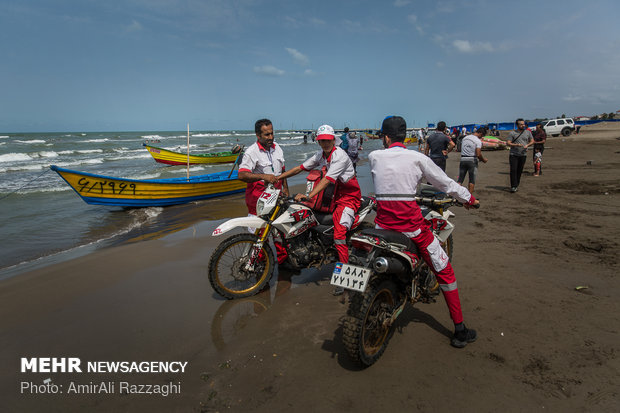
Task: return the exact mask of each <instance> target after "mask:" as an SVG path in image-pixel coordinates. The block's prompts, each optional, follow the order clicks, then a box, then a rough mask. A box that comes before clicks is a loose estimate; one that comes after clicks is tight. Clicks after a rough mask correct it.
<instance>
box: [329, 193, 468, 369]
mask: <svg viewBox="0 0 620 413" xmlns="http://www.w3.org/2000/svg"><path fill="white" fill-rule="evenodd" d="M431 192H433V191H432V190H431ZM422 195H423V196H418V197H416V201H417V202H418V204H419V205H420V208H421V209H422V215H423V216H424V218H425V221H426V223H427V224H428V225H429V226H430V228H431V230H432V231H433V233H434V234H435V236H436V237H437V238H438V239H439V241H440V243H441V244H442V246H443V247H444V250H445V251H446V253H447V254H448V256H449V257H450V258H452V250H453V247H452V231H453V229H454V225H453V224H452V223H451V222H450V221H448V219H449V218H451V217H453V216H454V214H453V213H452V212H451V211H449V210H448V208H449V207H450V206H453V205H459V206H460V205H462V204H460V203H459V202H458V201H457V200H456V199H454V198H451V197H448V196H446V195H445V194H442V195H439V194H434V195H433V196H432V197H426V196H424V193H422ZM350 242H351V247H352V249H351V252H350V254H349V262H348V263H346V264H345V263H337V264H336V267H335V268H334V273H333V274H332V279H331V284H332V285H336V286H340V287H344V288H345V289H348V290H350V296H349V307H348V309H347V315H346V317H345V318H344V323H343V330H344V331H343V341H344V345H345V348H346V349H347V352H348V353H349V355H350V357H351V358H352V359H353V360H354V361H356V362H358V363H359V364H361V365H362V366H365V367H367V366H370V365H372V364H373V363H375V362H376V361H377V360H378V359H379V358H380V357H381V355H382V354H383V353H384V351H385V349H386V348H387V344H388V341H389V339H390V337H391V327H392V325H393V324H394V322H395V321H396V319H397V318H398V316H399V315H400V314H401V313H402V312H403V310H404V309H405V306H406V304H407V303H408V302H411V304H412V305H413V304H415V303H416V302H423V303H431V302H435V297H436V296H437V295H438V294H439V284H438V282H437V279H436V278H435V274H434V273H433V272H432V271H431V270H430V268H429V267H428V266H427V265H426V263H425V262H424V260H423V259H422V257H421V256H420V254H419V252H418V249H417V247H416V245H415V244H414V243H413V241H411V240H410V239H409V238H408V237H407V236H406V235H404V234H402V233H400V232H397V231H390V230H384V229H365V230H363V231H361V232H360V233H359V234H356V235H355V236H353V237H351V241H350Z"/></svg>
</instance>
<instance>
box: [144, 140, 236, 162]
mask: <svg viewBox="0 0 620 413" xmlns="http://www.w3.org/2000/svg"><path fill="white" fill-rule="evenodd" d="M142 146H144V147H146V150H147V151H149V153H150V154H151V156H152V157H153V159H155V160H156V161H157V162H160V163H165V164H168V165H187V153H181V152H174V151H169V150H168V149H163V148H158V147H156V146H151V145H147V144H146V143H143V144H142ZM237 155H238V154H237V153H233V152H232V151H226V152H214V153H201V154H196V155H192V154H190V155H189V164H190V165H196V164H205V163H232V162H235V160H236V159H237Z"/></svg>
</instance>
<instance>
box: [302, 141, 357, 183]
mask: <svg viewBox="0 0 620 413" xmlns="http://www.w3.org/2000/svg"><path fill="white" fill-rule="evenodd" d="M300 166H301V168H302V169H303V170H305V171H311V170H312V169H321V168H322V167H323V166H327V174H326V175H325V177H326V178H327V179H328V180H329V181H331V182H333V183H335V182H336V181H337V180H339V181H340V182H342V183H346V182H349V181H350V180H351V178H353V177H354V176H355V169H353V162H351V159H350V158H349V155H348V154H347V153H346V152H345V151H344V150H342V149H341V148H339V147H337V146H334V150H333V151H332V153H331V154H330V155H329V156H328V157H327V158H326V157H325V155H323V151H322V150H319V151H317V152H316V153H315V154H314V156H311V157H310V158H308V159H307V160H306V161H305V162H304V163H303V164H301V165H300Z"/></svg>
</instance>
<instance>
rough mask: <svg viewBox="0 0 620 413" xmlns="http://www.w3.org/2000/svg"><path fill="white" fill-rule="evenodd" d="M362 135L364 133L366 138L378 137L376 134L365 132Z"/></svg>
mask: <svg viewBox="0 0 620 413" xmlns="http://www.w3.org/2000/svg"><path fill="white" fill-rule="evenodd" d="M364 135H366V139H379V136H378V135H373V134H371V133H368V132H365V133H364Z"/></svg>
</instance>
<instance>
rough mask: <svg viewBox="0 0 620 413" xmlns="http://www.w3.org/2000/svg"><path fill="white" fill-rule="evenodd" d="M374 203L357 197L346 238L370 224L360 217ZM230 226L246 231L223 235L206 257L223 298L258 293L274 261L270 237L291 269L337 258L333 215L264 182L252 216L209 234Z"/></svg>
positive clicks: (370, 226) (217, 289) (317, 265)
mask: <svg viewBox="0 0 620 413" xmlns="http://www.w3.org/2000/svg"><path fill="white" fill-rule="evenodd" d="M375 205H376V202H375V200H374V198H369V197H362V204H361V207H360V208H359V210H358V212H357V214H356V216H355V220H354V222H353V225H352V227H351V229H350V230H349V232H348V233H347V239H349V237H350V236H351V235H352V234H353V233H355V232H359V231H360V230H361V229H363V228H372V227H374V225H372V224H371V223H368V222H363V221H364V218H365V217H366V216H367V215H368V213H369V212H371V211H372V210H373V208H374V207H375ZM248 227H249V228H254V229H255V232H254V234H249V233H247V231H246V229H247V228H248ZM233 229H243V230H244V231H246V232H245V233H242V234H235V235H233V236H231V237H229V238H226V239H225V240H224V241H223V242H222V243H221V244H220V245H219V246H218V247H217V248H216V250H215V251H214V252H213V255H212V256H211V260H210V261H209V281H210V282H211V286H213V289H214V290H215V291H217V292H218V293H219V294H220V295H222V296H223V297H226V298H228V299H233V298H241V297H248V296H252V295H254V294H257V293H258V292H259V291H261V289H262V288H263V287H264V286H265V284H266V283H268V282H269V279H270V278H271V276H272V274H273V270H274V268H275V263H276V260H275V257H274V253H273V249H272V247H271V245H270V244H269V236H270V235H273V236H274V237H277V238H279V239H280V240H281V243H282V245H283V246H284V248H286V251H287V253H288V261H289V263H290V266H291V267H293V268H294V269H298V270H301V269H303V268H310V267H320V266H322V265H324V264H328V263H333V262H336V261H338V253H337V251H336V248H335V246H334V223H333V218H332V214H331V213H325V214H322V213H318V212H315V211H313V210H312V209H310V208H309V207H308V206H306V205H304V204H302V203H299V202H295V201H294V199H293V198H291V197H284V196H282V194H281V191H280V190H279V189H275V188H274V187H273V185H268V186H267V188H266V189H265V191H264V192H263V193H262V194H261V196H260V198H259V199H258V201H257V203H256V216H247V217H240V218H234V219H231V220H228V221H226V222H224V223H223V224H221V225H220V226H218V227H217V228H216V229H215V231H213V234H212V235H213V236H219V235H222V234H224V233H226V232H229V231H231V230H233Z"/></svg>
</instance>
